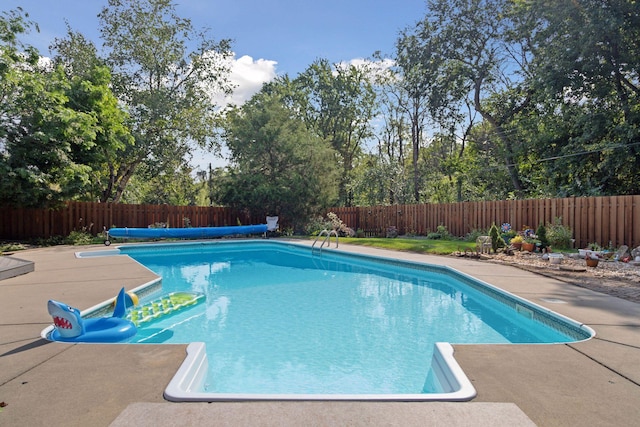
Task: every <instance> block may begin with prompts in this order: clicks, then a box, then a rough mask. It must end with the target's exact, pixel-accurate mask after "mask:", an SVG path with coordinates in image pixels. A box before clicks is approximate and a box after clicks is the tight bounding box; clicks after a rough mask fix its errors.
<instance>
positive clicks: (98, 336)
mask: <svg viewBox="0 0 640 427" xmlns="http://www.w3.org/2000/svg"><path fill="white" fill-rule="evenodd" d="M127 297H129V301H128V300H127ZM130 299H131V297H130V296H129V295H128V294H127V293H126V292H125V290H124V288H122V289H121V290H120V292H119V293H118V296H117V298H116V301H115V308H114V310H113V316H112V317H99V318H95V319H91V318H90V319H83V318H82V316H81V315H80V310H78V309H77V308H74V307H70V306H68V305H66V304H64V303H61V302H58V301H54V300H49V302H48V304H47V308H48V310H49V314H50V315H51V317H53V325H54V329H53V331H52V332H51V334H50V335H49V339H51V340H53V341H63V342H86V343H115V342H122V341H125V340H126V339H128V338H131V337H132V336H134V335H135V334H136V333H137V331H138V329H137V328H136V325H135V324H134V323H133V322H132V321H131V320H128V319H125V318H124V317H125V316H126V314H127V303H128V302H129V303H130Z"/></svg>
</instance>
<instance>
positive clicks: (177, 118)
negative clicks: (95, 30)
mask: <svg viewBox="0 0 640 427" xmlns="http://www.w3.org/2000/svg"><path fill="white" fill-rule="evenodd" d="M98 16H99V18H100V23H101V28H100V32H101V35H102V38H103V40H104V46H105V48H106V49H107V50H108V57H107V61H106V62H107V64H108V65H109V66H110V67H111V68H112V70H113V73H114V85H113V87H114V91H115V93H116V94H117V96H118V98H119V100H120V101H121V102H122V103H123V104H124V105H126V108H127V111H128V112H129V114H130V116H131V129H132V134H133V135H134V138H135V144H133V145H129V146H127V148H126V150H125V151H123V152H122V155H121V156H120V162H119V164H118V165H117V169H114V179H113V181H114V186H113V188H112V189H109V190H110V191H107V192H106V194H105V196H104V199H105V200H112V201H116V202H117V201H119V200H120V199H121V198H122V194H123V192H124V190H125V188H126V186H127V184H128V182H129V180H130V179H131V177H132V176H133V175H134V173H135V172H136V170H137V169H138V167H139V166H140V165H141V164H142V163H144V164H145V167H147V168H148V169H149V170H150V171H151V173H160V172H163V173H165V174H171V173H173V172H176V173H179V171H180V170H181V168H182V167H183V166H184V164H185V162H186V161H187V157H188V155H189V153H190V151H191V147H192V145H193V144H198V145H200V146H202V147H205V146H209V147H211V146H213V145H215V139H214V138H213V135H214V128H215V126H216V119H217V118H216V113H217V111H216V106H215V104H214V103H213V101H212V95H213V94H215V93H219V92H228V91H229V90H230V87H229V83H228V80H227V76H228V73H229V68H228V61H227V59H228V58H229V56H230V55H231V52H230V50H229V41H228V40H221V41H220V42H215V41H214V40H212V39H210V38H209V37H208V35H207V34H206V33H205V32H200V31H196V30H195V29H194V28H193V26H192V24H191V21H190V20H188V19H184V18H180V17H179V16H177V14H176V13H175V6H174V4H173V3H172V2H171V1H170V0H109V2H108V6H106V7H105V8H103V9H102V11H101V12H100V14H99V15H98ZM192 40H199V44H198V45H197V46H196V47H195V48H193V49H192V48H191V45H190V43H191V41H192Z"/></svg>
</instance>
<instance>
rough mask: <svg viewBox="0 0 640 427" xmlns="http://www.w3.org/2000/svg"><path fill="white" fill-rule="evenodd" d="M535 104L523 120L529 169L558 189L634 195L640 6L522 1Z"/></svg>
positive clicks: (638, 154)
mask: <svg viewBox="0 0 640 427" xmlns="http://www.w3.org/2000/svg"><path fill="white" fill-rule="evenodd" d="M520 6H521V8H522V9H519V10H518V13H520V14H522V15H525V14H528V15H531V16H534V17H535V20H533V19H532V20H531V21H532V24H531V28H530V31H529V34H531V35H532V36H531V45H532V46H533V47H534V51H535V57H534V61H533V66H534V68H533V70H534V72H533V76H534V77H533V78H532V79H531V81H532V84H533V85H535V88H536V92H537V93H538V94H539V96H538V97H537V98H536V102H535V104H536V110H535V111H533V112H532V113H531V115H530V117H528V118H527V119H526V120H523V121H522V123H521V126H520V127H521V128H523V129H526V131H527V136H528V137H529V138H530V139H531V140H532V142H533V144H532V146H533V150H531V151H533V152H534V153H535V154H536V156H535V158H533V159H532V161H537V163H536V164H534V167H533V169H534V170H535V171H536V173H537V174H539V175H540V176H543V177H545V178H546V179H545V180H544V181H543V183H544V184H546V185H545V188H548V189H550V191H548V192H551V193H553V192H556V194H558V193H559V194H560V195H600V194H637V193H638V191H640V183H639V182H638V179H637V171H638V170H640V143H638V138H639V137H640V69H639V67H640V65H639V64H640V42H639V40H640V9H639V8H638V4H637V2H636V1H630V0H612V1H607V2H603V1H596V0H579V1H574V2H554V1H543V0H536V1H533V2H522V3H521V5H520Z"/></svg>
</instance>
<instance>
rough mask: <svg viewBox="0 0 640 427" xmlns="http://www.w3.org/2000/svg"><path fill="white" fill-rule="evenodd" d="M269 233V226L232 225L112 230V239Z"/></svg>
mask: <svg viewBox="0 0 640 427" xmlns="http://www.w3.org/2000/svg"><path fill="white" fill-rule="evenodd" d="M266 231H267V224H258V225H232V226H227V227H193V228H127V227H124V228H111V229H110V230H109V236H110V237H119V238H128V239H157V238H172V239H198V238H202V239H206V238H210V237H221V236H229V235H234V234H260V233H264V232H266Z"/></svg>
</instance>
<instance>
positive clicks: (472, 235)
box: [464, 228, 489, 243]
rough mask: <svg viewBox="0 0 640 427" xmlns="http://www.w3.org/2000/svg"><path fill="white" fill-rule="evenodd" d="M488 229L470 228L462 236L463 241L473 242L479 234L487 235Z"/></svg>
mask: <svg viewBox="0 0 640 427" xmlns="http://www.w3.org/2000/svg"><path fill="white" fill-rule="evenodd" d="M488 233H489V232H488V231H487V230H485V229H482V228H475V229H473V230H471V231H470V232H468V233H467V235H466V236H464V241H465V242H474V243H475V241H476V240H478V237H480V236H487V235H488Z"/></svg>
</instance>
